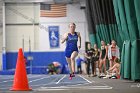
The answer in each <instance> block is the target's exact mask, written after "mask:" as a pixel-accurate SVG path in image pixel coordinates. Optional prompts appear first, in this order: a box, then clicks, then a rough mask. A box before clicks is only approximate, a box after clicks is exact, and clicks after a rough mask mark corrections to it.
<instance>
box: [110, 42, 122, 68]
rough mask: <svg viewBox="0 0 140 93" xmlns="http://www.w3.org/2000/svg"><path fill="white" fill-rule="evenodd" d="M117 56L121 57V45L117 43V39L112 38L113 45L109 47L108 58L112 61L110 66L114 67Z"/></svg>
mask: <svg viewBox="0 0 140 93" xmlns="http://www.w3.org/2000/svg"><path fill="white" fill-rule="evenodd" d="M115 58H118V59H120V51H119V47H118V46H117V44H116V41H115V40H112V41H111V45H110V46H109V47H108V59H109V61H110V68H112V67H113V65H114V63H115V62H114V59H115Z"/></svg>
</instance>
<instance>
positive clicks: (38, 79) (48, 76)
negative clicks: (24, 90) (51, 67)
mask: <svg viewBox="0 0 140 93" xmlns="http://www.w3.org/2000/svg"><path fill="white" fill-rule="evenodd" d="M50 77H51V76H48V77H43V78H39V79H35V80H32V81H29V83H32V82H35V81H39V80H42V79H45V78H50Z"/></svg>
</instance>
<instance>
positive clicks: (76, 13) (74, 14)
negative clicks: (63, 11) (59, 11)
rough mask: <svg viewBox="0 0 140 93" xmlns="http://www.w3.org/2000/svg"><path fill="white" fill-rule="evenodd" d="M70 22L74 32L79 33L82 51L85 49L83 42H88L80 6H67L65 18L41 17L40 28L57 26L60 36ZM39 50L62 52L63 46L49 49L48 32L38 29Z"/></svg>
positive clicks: (84, 20) (82, 11)
mask: <svg viewBox="0 0 140 93" xmlns="http://www.w3.org/2000/svg"><path fill="white" fill-rule="evenodd" d="M70 22H74V23H76V31H77V32H80V33H81V37H82V50H84V49H85V41H88V35H87V34H88V33H86V32H87V26H86V19H85V13H84V10H81V9H80V4H72V5H70V4H69V5H67V17H61V18H48V17H47V18H46V17H41V18H40V23H41V26H42V25H43V26H44V27H45V28H48V26H59V27H60V29H59V31H60V35H63V34H64V33H66V32H67V31H68V30H69V29H68V24H69V23H70ZM39 34H40V35H39V40H40V41H39V42H40V44H39V45H40V46H39V50H41V51H64V48H65V44H61V45H60V48H56V49H50V46H49V39H48V36H49V35H48V30H45V29H40V33H39Z"/></svg>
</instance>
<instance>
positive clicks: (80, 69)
mask: <svg viewBox="0 0 140 93" xmlns="http://www.w3.org/2000/svg"><path fill="white" fill-rule="evenodd" d="M77 71H78V72H77V73H78V74H81V73H82V68H81V66H77Z"/></svg>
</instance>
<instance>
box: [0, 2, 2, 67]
mask: <svg viewBox="0 0 140 93" xmlns="http://www.w3.org/2000/svg"><path fill="white" fill-rule="evenodd" d="M0 22H2V2H1V1H0ZM1 64H2V27H1V26H0V70H1Z"/></svg>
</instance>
